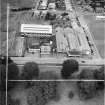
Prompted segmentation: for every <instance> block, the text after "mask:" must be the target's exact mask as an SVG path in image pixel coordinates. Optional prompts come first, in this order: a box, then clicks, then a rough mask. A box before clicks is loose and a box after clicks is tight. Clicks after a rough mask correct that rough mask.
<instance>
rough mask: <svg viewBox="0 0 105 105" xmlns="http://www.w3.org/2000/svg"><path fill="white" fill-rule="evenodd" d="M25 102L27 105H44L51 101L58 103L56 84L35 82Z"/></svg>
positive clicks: (52, 82) (53, 82)
mask: <svg viewBox="0 0 105 105" xmlns="http://www.w3.org/2000/svg"><path fill="white" fill-rule="evenodd" d="M27 100H28V101H27V102H28V104H29V105H46V103H48V102H49V101H51V100H54V101H58V100H59V95H58V82H56V81H47V82H45V81H40V82H38V81H37V82H35V85H34V86H33V87H32V88H30V90H29V92H28V95H27Z"/></svg>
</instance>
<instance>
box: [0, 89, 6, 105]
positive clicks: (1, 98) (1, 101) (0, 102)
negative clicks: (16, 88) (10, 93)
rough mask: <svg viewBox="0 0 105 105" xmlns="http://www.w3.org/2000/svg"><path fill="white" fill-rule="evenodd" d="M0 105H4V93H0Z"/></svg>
mask: <svg viewBox="0 0 105 105" xmlns="http://www.w3.org/2000/svg"><path fill="white" fill-rule="evenodd" d="M0 105H6V92H4V91H0Z"/></svg>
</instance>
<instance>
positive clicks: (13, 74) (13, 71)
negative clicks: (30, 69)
mask: <svg viewBox="0 0 105 105" xmlns="http://www.w3.org/2000/svg"><path fill="white" fill-rule="evenodd" d="M17 79H19V69H18V66H17V64H16V63H11V64H9V65H8V80H17Z"/></svg>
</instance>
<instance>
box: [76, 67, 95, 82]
mask: <svg viewBox="0 0 105 105" xmlns="http://www.w3.org/2000/svg"><path fill="white" fill-rule="evenodd" d="M78 79H87V80H88V79H95V70H91V69H88V68H85V69H83V70H82V71H81V72H80V74H79V75H78Z"/></svg>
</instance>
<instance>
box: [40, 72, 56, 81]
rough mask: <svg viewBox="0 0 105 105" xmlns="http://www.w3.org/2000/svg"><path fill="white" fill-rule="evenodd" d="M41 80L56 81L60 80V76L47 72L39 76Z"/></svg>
mask: <svg viewBox="0 0 105 105" xmlns="http://www.w3.org/2000/svg"><path fill="white" fill-rule="evenodd" d="M39 79H40V80H43V79H44V80H56V79H58V76H57V75H56V74H55V73H54V72H52V71H46V72H42V73H40V75H39Z"/></svg>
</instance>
